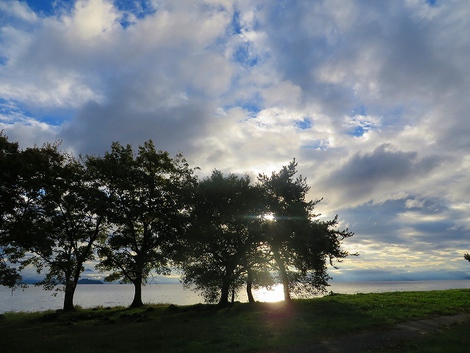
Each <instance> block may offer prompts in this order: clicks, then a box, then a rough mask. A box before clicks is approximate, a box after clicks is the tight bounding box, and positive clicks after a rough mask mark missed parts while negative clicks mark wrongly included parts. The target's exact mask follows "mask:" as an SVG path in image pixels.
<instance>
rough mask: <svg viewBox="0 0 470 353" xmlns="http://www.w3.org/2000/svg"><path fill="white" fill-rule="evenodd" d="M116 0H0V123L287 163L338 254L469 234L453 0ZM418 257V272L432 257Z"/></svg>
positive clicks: (468, 162) (367, 256)
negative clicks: (307, 188) (340, 221)
mask: <svg viewBox="0 0 470 353" xmlns="http://www.w3.org/2000/svg"><path fill="white" fill-rule="evenodd" d="M132 4H134V5H132V6H133V7H132V6H131V4H130V3H129V4H127V5H126V6H129V8H125V7H124V6H121V7H117V6H115V5H114V2H112V1H110V0H94V1H85V0H79V1H76V2H75V3H74V5H73V6H71V7H70V8H67V11H65V10H64V9H63V8H59V7H54V6H53V7H52V8H53V10H52V11H49V12H45V13H40V12H38V13H34V11H33V10H31V9H30V8H28V6H27V5H26V2H20V1H13V0H11V1H7V2H0V16H1V18H2V19H5V21H3V22H2V24H1V25H0V26H1V28H0V114H1V115H0V116H1V121H0V129H4V130H5V133H6V134H7V135H9V136H10V138H11V139H12V140H17V141H19V142H20V146H23V147H26V146H28V145H32V144H34V143H38V144H41V143H43V142H45V141H54V140H57V139H63V141H64V142H63V146H64V147H65V148H70V149H73V150H74V151H75V152H77V153H79V152H81V153H102V152H103V151H104V150H107V149H109V146H110V144H111V142H112V141H115V140H119V141H120V142H121V143H133V144H134V145H138V144H142V143H143V142H144V141H145V140H147V139H150V138H152V139H153V140H154V141H155V143H156V145H157V147H158V148H162V149H166V150H169V151H170V152H172V153H175V152H177V151H182V152H183V153H184V154H185V156H186V157H187V158H188V160H189V161H190V162H191V163H192V164H194V165H197V166H199V167H201V168H202V169H203V172H205V173H207V172H210V170H211V169H213V168H219V169H222V170H224V171H232V172H249V173H252V174H253V175H254V174H255V173H258V172H266V173H270V172H271V171H273V170H276V169H279V168H280V166H281V165H283V164H286V163H288V162H289V161H290V160H292V158H296V159H297V161H298V162H299V170H300V171H301V173H302V174H303V175H304V176H306V177H307V178H308V181H309V182H310V184H311V186H312V190H311V195H312V197H313V198H317V197H324V201H323V202H322V204H320V205H318V207H319V208H320V209H321V212H322V213H325V214H326V215H327V216H328V215H331V214H333V213H336V212H339V215H340V218H341V217H344V224H348V225H350V227H351V230H353V231H356V230H355V229H354V228H356V229H357V231H356V233H357V234H356V236H355V237H353V238H352V239H351V240H350V241H349V243H355V242H357V244H356V245H357V247H358V248H361V246H365V248H364V249H361V250H360V251H361V252H363V253H364V254H363V255H362V257H361V260H356V259H355V260H353V262H352V263H353V264H356V266H359V262H358V261H361V262H360V264H361V265H360V267H361V268H362V267H364V268H367V266H369V267H373V266H378V264H379V263H380V261H384V263H385V264H387V266H388V265H390V266H392V263H393V261H394V260H393V258H395V257H405V258H406V257H407V256H409V261H410V262H411V263H412V264H410V267H411V268H417V267H419V265H418V263H419V261H420V259H423V258H424V257H425V254H419V256H414V255H413V256H411V255H407V252H408V253H409V251H410V249H413V246H414V245H413V244H418V243H419V244H420V245H422V243H425V244H428V243H429V244H430V243H432V242H434V246H435V247H439V246H443V247H444V246H447V245H448V244H450V245H452V247H453V248H452V254H453V256H457V255H456V254H457V252H456V251H457V250H456V249H457V247H459V246H464V244H465V243H464V242H463V241H462V239H460V238H459V234H460V233H459V232H461V231H462V230H465V229H467V230H468V229H469V228H470V219H469V218H468V216H466V211H467V210H466V209H465V210H464V209H463V208H465V207H464V206H462V205H465V204H466V202H467V201H468V200H467V199H466V197H467V195H468V193H469V192H470V181H469V178H468V174H469V172H470V159H469V157H468V156H467V155H468V150H469V148H470V142H469V139H468V135H469V131H470V120H469V119H467V115H468V111H469V110H470V103H469V100H468V99H467V97H466V95H467V92H469V91H470V73H469V70H468V69H467V66H468V63H467V61H468V60H467V58H468V57H469V56H470V36H469V34H468V33H470V28H469V26H470V23H469V22H468V17H469V16H468V15H469V14H470V5H469V4H468V2H467V1H465V0H454V1H452V2H448V3H444V2H441V3H437V5H435V6H429V5H428V4H427V3H426V2H425V1H418V0H400V1H395V2H380V1H377V2H367V3H364V2H361V1H349V2H347V3H344V2H341V1H339V0H330V1H327V2H323V3H312V2H311V1H295V2H278V3H276V4H271V3H269V4H267V3H266V2H265V1H261V0H238V1H235V2H234V1H228V0H220V1H218V0H210V1H209V0H206V1H199V2H194V1H190V0H184V1H183V0H182V1H169V0H168V1H160V0H152V1H147V2H133V3H132ZM131 7H132V9H131ZM54 11H55V12H54ZM431 205H437V206H435V209H434V211H433V212H435V213H433V214H431V213H430V212H431V211H430V207H431ZM436 210H440V211H436ZM418 211H419V212H420V213H417V212H418ZM376 213H377V214H376ZM405 215H408V217H405ZM418 215H419V216H420V217H418ZM412 216H413V217H412ZM433 217H436V218H433ZM426 225H428V226H426ZM432 227H434V228H432ZM403 234H407V235H409V237H408V238H407V237H405V236H404V235H403ZM413 234H420V236H419V237H416V239H414V238H413V237H412V235H413ZM421 235H427V236H428V239H427V240H425V241H423V240H422V236H421ZM449 237H451V238H452V239H454V240H453V241H452V242H449V241H448V239H449ZM418 238H419V239H421V240H418ZM371 239H373V240H374V241H375V242H376V244H377V248H374V249H372V248H371V247H370V246H369V243H367V242H368V241H371ZM414 242H416V243H414ZM383 244H395V245H394V247H393V251H390V252H389V254H388V255H387V254H385V253H380V249H381V246H382V248H383ZM395 246H396V247H395ZM426 247H427V248H426V249H428V250H429V251H436V250H435V249H431V246H430V245H426ZM433 254H434V255H433V256H436V258H433V260H432V261H431V262H430V263H429V266H431V267H432V266H434V268H438V267H439V266H440V265H438V263H444V262H445V261H450V257H443V255H442V254H441V255H439V256H438V255H435V253H433ZM383 256H385V257H386V260H384V258H383ZM449 256H450V255H449ZM458 256H460V255H458ZM437 258H439V259H440V260H439V261H440V262H439V261H438V260H436V259H437ZM374 259H376V260H374ZM368 264H369V265H368Z"/></svg>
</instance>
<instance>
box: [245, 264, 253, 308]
mask: <svg viewBox="0 0 470 353" xmlns="http://www.w3.org/2000/svg"><path fill="white" fill-rule="evenodd" d="M252 286H253V271H251V270H248V278H247V279H246V295H247V297H248V303H250V304H253V303H254V302H255V298H254V297H253V293H252V291H251V289H252Z"/></svg>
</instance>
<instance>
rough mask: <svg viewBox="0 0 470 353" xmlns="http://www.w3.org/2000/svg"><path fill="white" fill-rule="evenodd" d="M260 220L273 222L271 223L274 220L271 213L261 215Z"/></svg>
mask: <svg viewBox="0 0 470 353" xmlns="http://www.w3.org/2000/svg"><path fill="white" fill-rule="evenodd" d="M261 218H262V219H264V220H265V221H268V222H273V221H275V220H276V219H275V218H274V215H273V214H272V213H266V214H264V215H262V216H261Z"/></svg>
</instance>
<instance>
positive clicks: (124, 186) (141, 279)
mask: <svg viewBox="0 0 470 353" xmlns="http://www.w3.org/2000/svg"><path fill="white" fill-rule="evenodd" d="M87 165H88V168H89V169H90V170H91V172H92V173H93V175H94V178H95V180H96V182H97V183H98V185H100V187H101V188H102V189H103V190H104V191H105V193H106V195H107V199H106V207H105V215H106V217H107V219H108V220H109V222H110V224H111V231H110V233H109V234H108V237H107V239H106V241H105V243H103V244H102V245H101V247H100V249H99V255H100V258H101V262H100V264H99V268H100V269H102V270H108V271H111V274H110V275H109V276H108V277H107V280H116V279H121V280H122V281H123V282H131V283H133V284H134V287H135V295H134V300H133V302H132V304H131V306H133V307H138V306H142V305H143V304H142V293H141V287H142V285H143V284H145V282H146V280H147V277H148V276H149V274H150V272H151V271H152V270H153V271H155V272H156V273H158V274H168V273H169V272H170V269H169V266H168V262H169V260H170V259H169V249H170V248H171V246H172V243H173V242H175V241H176V239H177V238H178V236H179V235H180V234H181V233H182V232H183V231H184V229H185V221H186V218H187V217H188V215H187V210H188V208H189V205H188V202H189V197H188V195H189V194H190V193H191V189H192V188H193V184H194V182H195V179H194V177H193V175H192V174H193V171H192V170H191V169H190V168H189V166H188V164H187V162H186V161H185V160H184V158H183V157H182V156H181V155H178V156H176V157H175V158H170V156H169V154H168V152H163V151H156V149H155V147H154V145H153V142H152V141H148V142H146V143H145V144H144V146H140V147H139V151H138V153H137V154H134V152H133V150H132V147H131V146H130V145H127V146H122V145H120V144H119V143H117V142H116V143H113V145H112V149H111V152H109V153H106V154H105V155H104V157H102V158H99V157H92V156H89V157H88V159H87Z"/></svg>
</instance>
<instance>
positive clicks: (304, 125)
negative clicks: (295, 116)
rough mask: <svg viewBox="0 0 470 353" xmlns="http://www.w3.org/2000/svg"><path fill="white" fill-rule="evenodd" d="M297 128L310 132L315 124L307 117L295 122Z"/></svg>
mask: <svg viewBox="0 0 470 353" xmlns="http://www.w3.org/2000/svg"><path fill="white" fill-rule="evenodd" d="M295 126H296V127H297V128H298V129H300V130H308V129H310V128H311V127H312V126H313V123H312V120H311V119H310V118H309V117H305V118H303V119H302V120H300V121H295Z"/></svg>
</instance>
